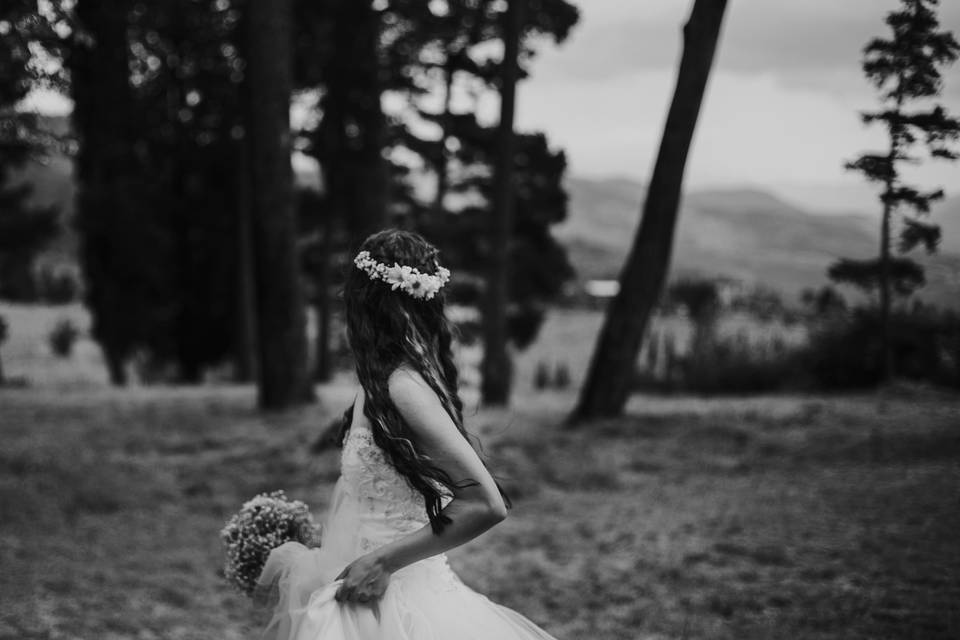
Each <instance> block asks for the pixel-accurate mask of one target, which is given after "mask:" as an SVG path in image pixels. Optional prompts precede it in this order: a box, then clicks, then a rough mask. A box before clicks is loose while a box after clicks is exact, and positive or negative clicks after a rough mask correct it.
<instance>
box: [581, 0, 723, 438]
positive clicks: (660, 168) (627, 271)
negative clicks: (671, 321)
mask: <svg viewBox="0 0 960 640" xmlns="http://www.w3.org/2000/svg"><path fill="white" fill-rule="evenodd" d="M726 6H727V2H726V0H694V4H693V10H692V11H691V13H690V18H689V20H688V21H687V23H686V25H685V26H684V28H683V55H682V57H681V59H680V70H679V72H678V74H677V85H676V88H675V89H674V94H673V100H672V102H671V103H670V110H669V112H668V113H667V122H666V125H665V126H664V131H663V138H662V139H661V141H660V151H659V153H658V155H657V161H656V164H655V166H654V169H653V176H652V177H651V179H650V186H649V189H648V191H647V198H646V201H645V202H644V205H643V216H642V220H641V222H640V226H639V228H638V230H637V235H636V237H635V238H634V242H633V246H632V247H631V249H630V253H629V254H628V256H627V261H626V264H625V265H624V267H623V271H622V272H621V274H620V291H619V293H618V294H617V296H616V297H615V298H614V299H613V300H612V301H611V303H610V307H609V308H608V309H607V313H606V317H605V318H604V323H603V328H602V329H601V331H600V336H599V338H598V340H597V345H596V347H595V349H594V352H593V357H592V358H591V360H590V366H589V369H588V372H587V379H586V382H585V383H584V386H583V389H582V390H581V393H580V399H579V401H578V404H577V406H576V408H575V409H574V412H573V414H572V416H571V418H572V420H574V421H578V420H583V419H588V418H593V417H597V416H612V415H619V414H620V413H622V412H623V408H624V405H625V404H626V402H627V398H628V397H629V394H630V384H631V380H632V379H633V372H634V367H635V365H636V360H637V355H638V352H639V350H640V344H641V341H642V339H643V334H644V332H645V331H646V327H647V322H648V321H649V319H650V313H651V312H652V310H653V309H654V307H655V306H656V304H657V300H658V298H659V296H660V292H661V291H662V289H663V284H664V281H665V280H666V276H667V272H668V270H669V267H670V257H671V254H672V251H673V236H674V230H675V229H676V224H677V214H678V211H679V205H680V195H681V190H682V187H683V174H684V170H685V168H686V164H687V154H688V152H689V150H690V142H691V140H692V139H693V132H694V129H695V128H696V124H697V119H698V117H699V115H700V105H701V103H702V102H703V95H704V91H705V89H706V86H707V80H708V78H709V77H710V69H711V67H712V66H713V58H714V54H715V53H716V49H717V42H718V41H719V38H720V28H721V26H722V23H723V16H724V13H725V11H726Z"/></svg>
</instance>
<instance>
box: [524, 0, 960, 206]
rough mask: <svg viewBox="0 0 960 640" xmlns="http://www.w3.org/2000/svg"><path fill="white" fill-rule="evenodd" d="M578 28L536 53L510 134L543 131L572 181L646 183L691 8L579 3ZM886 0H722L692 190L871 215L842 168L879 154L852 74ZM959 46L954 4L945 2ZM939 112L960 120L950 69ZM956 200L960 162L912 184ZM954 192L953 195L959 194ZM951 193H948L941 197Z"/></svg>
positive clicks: (878, 26) (664, 1) (959, 86)
mask: <svg viewBox="0 0 960 640" xmlns="http://www.w3.org/2000/svg"><path fill="white" fill-rule="evenodd" d="M576 4H578V6H579V7H580V8H581V22H580V24H579V25H577V27H575V30H574V32H573V33H572V34H571V37H570V38H569V39H568V40H567V41H566V42H564V43H562V44H560V45H559V46H556V45H554V44H553V43H552V42H546V43H544V44H543V45H542V46H541V49H540V51H541V52H540V54H539V55H538V57H537V59H536V60H535V61H534V63H533V67H532V77H531V78H530V79H529V80H527V81H526V82H524V83H523V84H522V85H521V86H520V89H519V92H518V101H517V109H518V111H517V124H518V126H519V128H521V129H524V130H530V129H540V130H545V131H546V132H547V133H548V134H549V137H550V139H551V140H552V141H553V143H554V144H556V145H558V146H560V147H563V148H564V149H565V150H566V152H567V156H568V161H569V167H570V172H571V173H572V174H574V175H583V176H595V177H600V176H618V177H627V178H632V179H636V180H641V181H645V180H646V179H647V177H648V176H649V174H650V172H651V169H652V164H653V160H654V157H655V154H656V150H657V147H658V145H659V141H660V134H661V131H662V127H663V122H664V120H665V118H666V112H667V107H668V105H669V101H670V98H671V96H672V93H673V85H674V81H675V74H676V66H677V63H678V61H679V55H680V46H681V28H682V25H683V23H684V21H685V20H686V18H687V16H688V13H689V11H690V8H691V6H692V2H691V1H684V0H580V1H579V2H576ZM897 5H898V2H896V0H802V1H798V0H730V1H729V3H728V6H727V15H726V18H725V21H724V26H723V31H722V34H721V40H720V43H719V47H718V51H717V57H716V59H715V63H714V68H713V73H712V76H711V79H710V83H709V85H708V87H707V94H706V96H705V100H704V103H703V106H702V110H701V116H700V121H699V123H698V125H697V131H696V135H695V138H694V142H693V148H692V149H691V156H690V159H689V163H688V166H687V174H686V178H687V184H688V185H689V186H690V187H692V188H702V187H725V188H728V187H729V188H733V187H741V186H752V187H760V188H767V189H771V190H775V191H777V192H779V193H780V194H781V195H784V196H788V197H790V198H791V199H794V200H799V201H800V202H801V203H802V204H806V205H809V206H811V207H817V208H829V209H838V210H839V209H844V210H847V209H863V208H866V207H871V208H874V207H875V204H873V203H874V201H873V200H872V198H873V197H874V196H873V192H872V191H871V190H870V189H869V188H867V187H865V186H864V185H863V182H862V180H861V179H859V178H858V177H857V176H856V175H855V174H851V173H849V172H846V171H844V169H843V162H844V161H845V160H847V159H850V158H852V157H854V156H856V155H857V154H858V153H859V152H862V151H866V150H873V149H882V148H883V147H884V146H885V140H884V136H883V132H882V130H881V129H879V128H875V129H873V130H871V129H869V128H866V127H864V126H863V125H861V123H860V120H859V117H858V112H859V111H861V110H864V109H872V108H874V107H875V106H876V104H877V98H876V94H875V92H874V91H873V88H872V86H871V85H870V84H869V83H868V82H867V80H866V79H865V78H864V77H863V75H862V72H861V70H860V59H861V50H862V48H863V45H864V44H865V43H866V42H867V41H868V40H869V39H870V38H871V37H874V36H881V35H883V36H885V35H887V31H888V28H887V26H886V25H885V24H884V23H883V22H882V20H883V17H884V15H885V14H886V12H887V11H889V10H890V9H892V8H894V7H896V6H897ZM940 18H941V24H942V26H943V27H945V28H948V29H950V30H952V31H953V32H954V33H955V34H956V35H957V37H958V38H960V2H958V1H957V0H943V1H942V2H941V7H940ZM945 80H946V82H945V91H944V96H943V98H942V103H943V104H944V105H945V106H946V107H947V108H948V109H949V110H951V111H952V112H953V114H954V115H955V116H956V115H960V63H958V64H957V65H955V66H954V67H953V68H951V69H948V70H947V72H946V74H945ZM910 177H911V178H912V179H916V180H918V181H919V182H920V183H922V184H926V185H942V186H944V187H945V188H947V190H948V192H949V191H952V192H953V194H954V195H957V194H960V163H955V164H953V165H949V164H947V163H935V164H928V165H927V166H923V167H920V168H919V169H918V170H914V171H913V172H912V174H911V176H910ZM953 185H956V186H955V187H954V186H953ZM951 187H952V188H951Z"/></svg>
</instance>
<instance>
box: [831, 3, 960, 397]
mask: <svg viewBox="0 0 960 640" xmlns="http://www.w3.org/2000/svg"><path fill="white" fill-rule="evenodd" d="M938 2H939V0H901V4H902V6H901V7H900V8H899V9H898V10H896V11H892V12H890V13H889V14H888V15H887V17H886V23H887V25H888V26H889V27H890V30H891V31H892V34H891V35H890V37H889V38H888V39H884V38H875V39H873V40H871V41H870V42H869V43H868V44H867V45H866V47H865V48H864V50H863V54H864V55H863V65H862V67H863V72H864V74H865V75H866V77H867V78H868V79H869V80H870V81H871V82H872V83H873V85H874V86H875V87H876V89H877V90H878V91H879V92H880V98H881V101H882V107H881V108H880V109H879V110H876V111H867V112H863V113H862V114H861V117H862V119H863V122H864V123H865V124H868V125H869V124H881V125H882V126H884V127H885V128H886V130H887V135H888V139H889V148H888V150H887V151H885V152H883V151H878V152H867V153H864V154H862V155H860V156H859V157H858V158H856V159H855V160H853V161H851V162H848V163H847V164H846V167H847V168H848V169H849V170H852V171H857V172H859V173H861V174H862V175H863V176H864V177H865V178H866V179H867V180H868V181H870V182H872V183H876V184H879V185H881V186H882V191H881V193H880V198H879V199H880V202H881V204H882V206H883V209H882V215H881V220H880V253H879V256H878V257H877V258H876V259H872V260H850V259H843V260H840V261H839V262H837V263H835V264H834V265H832V266H831V267H830V269H829V271H828V275H829V276H830V278H831V279H833V280H834V281H837V282H846V283H850V284H854V285H856V286H858V287H860V288H863V289H866V290H871V291H872V290H877V291H878V292H879V305H880V349H881V354H882V364H881V366H882V377H883V378H884V379H889V378H890V377H892V376H893V375H894V357H893V349H892V347H891V336H890V310H891V306H892V305H891V301H892V300H891V299H892V296H893V294H895V293H896V294H901V295H906V294H909V293H911V292H913V291H914V290H916V289H917V288H919V287H920V286H922V285H923V282H924V275H923V268H922V267H921V266H920V265H919V264H917V263H916V262H914V261H913V260H911V259H910V258H908V257H905V256H894V255H892V254H893V235H894V229H893V226H894V222H895V220H898V221H899V222H900V223H901V226H900V229H899V243H898V247H897V248H898V249H899V251H900V253H901V254H906V253H907V252H909V251H911V250H912V249H914V248H916V247H918V246H922V247H924V248H925V249H926V250H927V251H928V252H931V253H932V252H934V251H935V250H936V248H937V244H938V243H939V241H940V227H939V226H937V225H936V224H934V223H931V222H930V221H929V220H927V217H928V216H929V213H930V205H931V203H933V202H935V201H937V200H940V199H942V198H943V196H944V193H943V190H942V189H932V190H926V191H925V190H923V189H921V188H920V187H917V186H914V185H910V184H907V183H905V182H904V181H903V179H902V176H901V167H902V165H903V164H905V163H916V162H917V161H918V160H919V159H918V158H917V157H916V156H915V155H913V153H912V151H913V150H914V147H915V146H916V144H917V143H918V142H921V141H922V142H923V143H924V144H925V146H926V147H927V150H928V151H929V154H930V156H931V157H933V158H940V159H945V160H948V161H953V160H956V159H957V157H958V152H957V150H956V149H955V148H953V147H951V143H953V142H955V141H956V140H957V138H958V136H960V121H958V120H957V119H956V118H953V117H952V116H950V115H949V114H948V113H947V111H946V109H944V108H943V107H942V106H941V105H937V104H935V105H933V106H929V103H930V101H931V99H934V98H936V97H937V96H939V95H940V92H941V89H942V86H943V77H942V73H941V70H942V69H943V68H945V67H946V66H948V65H950V64H952V63H953V62H954V61H956V59H957V57H958V55H960V44H958V43H957V41H956V39H955V38H954V37H953V34H952V33H950V32H949V31H943V30H941V29H940V23H939V21H938V19H937V14H936V7H937V4H938Z"/></svg>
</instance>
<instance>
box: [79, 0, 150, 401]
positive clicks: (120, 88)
mask: <svg viewBox="0 0 960 640" xmlns="http://www.w3.org/2000/svg"><path fill="white" fill-rule="evenodd" d="M132 4H133V3H132V2H131V1H130V0H109V1H107V2H97V1H95V0H79V1H78V2H77V5H76V8H75V15H76V19H77V24H76V25H75V26H76V29H75V32H74V36H73V40H72V46H71V49H70V54H69V58H68V62H69V66H70V72H71V85H70V86H71V90H72V96H73V100H74V110H73V122H74V125H75V127H76V130H77V137H78V139H79V143H80V146H79V152H78V154H77V158H76V175H77V182H78V191H77V214H76V219H75V224H76V226H77V229H78V230H79V232H80V234H81V238H82V245H81V256H80V261H81V264H82V266H83V269H84V274H85V279H86V283H87V286H86V303H87V306H88V307H89V308H90V310H91V312H92V315H93V328H92V333H93V336H94V338H96V340H97V341H98V342H99V343H100V345H101V347H102V349H103V352H104V357H105V360H106V362H107V367H108V370H109V374H110V379H111V381H112V382H113V383H114V384H117V385H123V384H125V383H126V382H127V374H126V368H125V362H126V360H127V358H128V357H129V356H130V355H131V353H132V352H133V350H134V349H135V348H136V347H137V346H138V344H141V341H142V340H143V339H144V337H145V336H146V335H148V334H150V333H152V332H153V331H154V330H155V329H156V324H155V323H156V322H157V321H158V320H157V319H158V314H156V313H155V310H156V306H155V305H154V304H153V303H152V297H153V294H154V293H155V292H156V291H158V290H160V289H162V288H163V285H162V284H161V282H160V279H159V278H157V274H158V273H159V270H158V269H157V268H156V266H157V265H158V264H160V265H162V264H164V262H163V261H162V260H160V259H159V256H160V255H161V254H162V253H163V251H164V247H165V246H166V243H165V240H164V239H163V234H162V233H160V232H159V231H158V229H157V226H156V222H155V220H154V218H153V217H152V216H151V215H150V213H149V212H148V211H146V210H145V208H144V207H143V206H142V202H143V193H144V192H145V191H147V189H146V184H145V180H146V176H147V172H146V171H144V165H143V162H142V160H143V156H142V154H138V153H137V152H136V151H135V150H136V149H137V148H138V145H137V144H136V141H137V139H138V134H137V131H138V130H139V129H140V128H141V126H140V124H141V123H140V122H139V121H138V119H137V109H136V106H135V100H134V96H133V89H132V87H131V84H130V57H129V47H128V43H127V29H128V27H129V13H130V11H131V10H132Z"/></svg>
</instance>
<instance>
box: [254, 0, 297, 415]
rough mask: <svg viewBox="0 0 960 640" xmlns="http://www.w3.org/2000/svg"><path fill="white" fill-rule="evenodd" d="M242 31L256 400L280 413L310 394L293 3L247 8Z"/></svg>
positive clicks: (283, 1) (281, 0) (284, 1)
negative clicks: (293, 104)
mask: <svg viewBox="0 0 960 640" xmlns="http://www.w3.org/2000/svg"><path fill="white" fill-rule="evenodd" d="M243 30H244V31H243V35H244V42H245V47H244V54H245V56H246V77H245V80H244V99H245V102H246V116H247V117H246V135H247V140H248V144H249V149H250V154H249V159H250V174H251V185H252V194H251V195H252V202H251V205H252V206H251V217H252V222H253V224H252V230H253V240H254V243H255V244H254V268H255V274H256V275H255V282H256V301H255V304H256V309H257V337H258V347H259V362H260V375H259V378H258V383H259V402H260V406H261V407H262V408H264V409H282V408H285V407H289V406H292V405H295V404H298V403H301V402H304V401H306V400H308V399H309V398H310V397H311V396H312V393H311V392H310V386H309V376H308V375H307V364H306V335H305V333H304V331H305V322H304V310H303V299H302V292H301V285H300V278H299V264H298V258H297V251H296V233H297V219H296V213H295V209H294V199H293V171H292V167H291V164H290V153H291V132H290V96H291V92H292V90H293V48H292V40H293V2H292V0H277V1H275V2H272V3H266V2H249V3H247V6H246V13H245V16H244V25H243Z"/></svg>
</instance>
